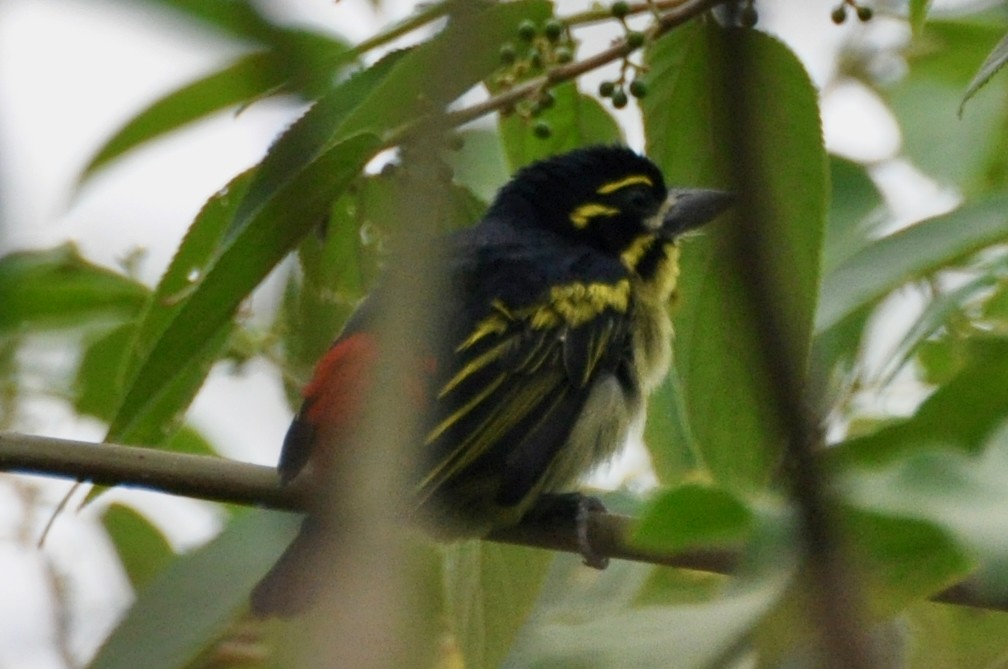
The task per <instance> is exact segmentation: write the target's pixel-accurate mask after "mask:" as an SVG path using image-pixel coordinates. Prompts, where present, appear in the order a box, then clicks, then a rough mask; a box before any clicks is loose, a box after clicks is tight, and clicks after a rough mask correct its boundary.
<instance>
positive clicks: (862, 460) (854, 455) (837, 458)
mask: <svg viewBox="0 0 1008 669" xmlns="http://www.w3.org/2000/svg"><path fill="white" fill-rule="evenodd" d="M969 348H970V350H969V351H968V352H969V354H970V357H969V358H968V362H967V364H966V365H965V366H964V367H963V368H962V370H961V371H960V372H959V373H958V374H956V375H955V376H954V377H953V378H952V379H951V380H950V381H949V382H948V383H946V384H945V385H943V386H941V387H940V388H938V390H936V391H935V392H934V393H933V394H932V395H931V396H930V397H928V398H927V399H926V400H925V401H924V403H923V404H921V406H920V408H919V409H918V410H917V413H916V414H914V416H913V417H912V418H910V419H907V420H904V421H901V422H898V423H896V424H894V425H891V426H888V427H885V428H882V429H880V430H879V431H877V432H875V433H873V434H870V435H867V436H864V437H859V438H856V439H850V440H848V441H846V442H843V443H842V444H838V445H836V446H834V447H833V448H830V449H829V450H828V451H826V452H825V453H824V457H825V458H826V459H827V460H828V461H832V462H835V463H859V464H865V465H868V464H878V463H885V462H890V461H892V460H894V458H895V457H896V456H899V455H906V454H910V453H914V452H919V451H922V450H927V449H929V448H934V447H950V446H955V447H958V448H960V449H963V450H966V451H976V450H978V449H979V448H980V447H981V445H982V444H983V443H984V441H985V440H986V439H987V438H988V437H989V436H990V435H991V433H992V431H993V430H994V429H995V428H996V427H997V426H998V425H999V424H1000V423H1001V422H1002V421H1003V420H1005V418H1006V417H1008V393H1005V392H1004V387H1005V379H1008V340H996V339H992V340H979V339H978V340H974V341H972V342H971V345H970V347H969Z"/></svg>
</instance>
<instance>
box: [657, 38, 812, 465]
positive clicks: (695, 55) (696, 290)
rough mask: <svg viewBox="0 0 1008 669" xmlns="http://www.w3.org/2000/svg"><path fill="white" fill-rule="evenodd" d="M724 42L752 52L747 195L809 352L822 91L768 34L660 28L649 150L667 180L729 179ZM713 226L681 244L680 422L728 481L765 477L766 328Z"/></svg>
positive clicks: (775, 440) (771, 452) (787, 317)
mask: <svg viewBox="0 0 1008 669" xmlns="http://www.w3.org/2000/svg"><path fill="white" fill-rule="evenodd" d="M727 40H733V42H734V45H733V50H734V51H736V52H739V53H743V54H744V56H743V57H742V60H744V62H745V64H746V67H747V69H746V73H745V75H744V76H745V79H744V81H745V83H746V86H745V90H744V91H739V93H740V94H743V96H744V98H745V99H746V100H747V102H746V104H747V106H748V107H751V108H753V109H759V110H760V112H759V114H755V115H753V119H752V120H753V121H754V122H756V124H757V126H756V127H752V128H748V129H747V131H746V133H747V138H748V139H747V141H750V142H751V155H752V156H753V159H754V160H755V161H757V162H758V165H759V168H758V169H759V174H760V175H761V184H760V192H758V193H753V194H752V196H753V198H755V200H754V202H755V203H756V204H758V208H759V212H758V213H759V216H760V219H759V220H760V223H759V224H760V225H761V226H765V227H766V229H765V230H764V231H763V234H764V235H765V238H766V239H768V240H773V245H772V247H770V246H768V249H769V251H770V252H771V254H772V255H771V256H770V257H768V259H767V260H766V262H765V266H766V270H767V271H770V272H774V276H772V277H771V278H770V280H769V282H770V285H773V286H780V287H781V290H782V291H783V292H781V293H780V295H781V299H780V300H779V304H780V309H781V311H782V312H783V315H782V319H783V320H784V321H785V322H787V323H789V324H790V325H792V326H793V327H794V331H795V336H794V342H793V343H794V345H795V347H796V350H795V352H794V353H793V355H794V356H798V359H805V357H806V356H807V355H808V348H809V341H810V338H811V322H812V314H813V313H814V310H815V301H816V295H817V293H818V286H819V278H820V277H819V258H820V253H821V248H822V235H823V229H824V225H825V217H826V196H827V192H826V189H827V178H828V175H827V172H826V154H825V151H824V149H823V145H822V132H821V129H820V127H819V116H818V107H817V102H816V93H815V89H814V88H813V86H812V84H811V82H810V80H809V78H808V76H807V74H806V73H805V71H804V70H803V69H802V66H801V64H800V63H799V62H798V60H797V59H796V58H795V56H794V55H793V54H792V53H791V52H790V51H789V50H788V49H787V48H786V47H784V46H783V45H782V44H781V43H780V42H778V41H777V40H775V39H774V38H772V37H769V36H768V35H766V34H764V33H760V32H756V31H722V30H721V29H719V28H718V27H716V26H714V25H710V24H701V23H700V22H694V23H690V24H687V25H684V26H682V27H680V28H679V29H677V30H675V31H673V32H672V33H670V34H669V35H667V36H665V37H663V38H662V39H661V40H659V41H658V42H657V43H656V44H655V45H654V46H653V47H652V48H651V49H650V50H649V52H648V65H649V67H650V68H651V74H650V75H649V76H650V77H651V78H653V80H654V81H661V82H667V83H666V84H665V85H663V86H660V87H659V86H655V87H654V90H652V91H651V92H650V93H649V94H648V96H647V97H645V98H643V99H642V100H641V107H642V110H643V112H644V126H645V131H646V133H647V146H648V153H649V155H650V156H651V157H652V158H654V159H655V160H656V161H657V162H658V163H659V165H661V166H662V168H663V170H664V172H665V174H666V176H667V178H668V180H669V182H670V183H673V184H680V185H702V186H708V187H717V186H724V185H725V184H727V183H729V181H730V180H731V177H730V175H731V174H732V170H731V168H730V166H731V165H732V161H734V160H736V158H735V156H736V151H737V147H732V146H728V145H727V141H728V136H730V134H731V133H727V132H725V131H724V128H727V127H728V126H727V124H728V123H730V122H732V120H731V119H729V118H728V117H727V115H728V113H729V112H728V111H727V110H729V109H731V105H732V101H731V100H720V99H715V96H718V95H720V94H721V92H722V91H723V90H724V88H725V87H724V85H723V82H722V79H723V73H724V69H723V68H724V66H725V62H724V59H725V57H726V56H725V54H726V49H725V48H724V47H725V45H726V44H727ZM736 60H738V59H736ZM737 215H738V216H739V217H746V216H749V217H751V216H752V215H754V212H737ZM725 224H727V225H732V224H735V223H734V222H732V221H727V222H726V223H724V224H722V225H725ZM718 228H719V226H718V225H714V226H711V227H709V228H707V229H706V231H705V232H704V233H703V234H700V235H698V236H697V237H695V238H690V239H687V240H685V241H684V242H683V244H682V249H683V251H682V259H681V266H682V274H681V277H680V283H681V286H682V289H681V290H682V294H681V297H680V298H679V304H678V312H677V315H676V320H675V324H676V338H675V369H674V372H675V373H676V374H678V376H679V378H680V380H681V384H682V385H681V387H682V395H683V398H684V400H685V407H686V413H687V416H688V419H689V425H688V427H686V428H683V429H682V430H679V432H683V431H684V430H685V431H687V432H688V433H692V434H693V436H694V438H695V442H696V444H697V445H698V446H699V448H700V451H701V454H702V459H703V462H704V464H706V466H707V467H709V468H710V470H711V472H712V473H713V475H714V477H715V479H716V480H717V481H718V482H719V483H732V484H751V483H754V482H756V483H761V482H764V481H765V480H766V479H767V478H768V477H769V475H770V473H771V469H772V467H773V464H774V462H775V461H776V456H775V454H776V452H777V450H778V449H779V444H780V434H779V432H778V429H777V422H776V418H775V414H774V409H773V407H772V406H770V405H769V404H768V402H767V397H769V396H770V395H771V393H770V392H769V391H770V388H769V385H768V384H769V380H768V379H767V378H765V377H764V376H763V375H762V374H761V373H760V372H759V370H762V369H764V368H765V366H764V364H763V360H762V356H763V351H762V345H761V341H760V338H759V337H758V336H757V332H759V325H758V323H759V320H758V319H761V318H762V317H763V316H762V315H761V314H755V313H753V311H752V308H751V305H750V304H749V303H748V300H747V298H746V297H745V296H746V295H747V294H748V291H747V289H746V286H745V285H743V284H742V283H741V281H742V279H741V277H740V275H739V272H738V271H737V268H735V267H734V263H733V262H732V261H731V260H730V258H731V256H732V253H731V250H730V249H729V248H728V247H727V241H728V235H725V234H724V233H723V231H719V229H718ZM778 273H779V274H778ZM654 408H655V409H658V407H657V406H656V407H654ZM659 410H660V409H659ZM670 413H671V412H670ZM648 445H649V447H650V448H651V449H652V450H655V449H658V448H675V445H669V444H665V445H662V444H661V443H653V442H651V441H649V444H648ZM655 459H656V460H661V458H660V457H657V456H656V458H655Z"/></svg>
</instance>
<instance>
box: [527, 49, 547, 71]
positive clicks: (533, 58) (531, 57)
mask: <svg viewBox="0 0 1008 669" xmlns="http://www.w3.org/2000/svg"><path fill="white" fill-rule="evenodd" d="M526 58H528V62H529V65H531V66H532V67H533V68H534V69H538V68H540V67H542V64H543V61H542V53H540V52H539V49H529V52H528V55H527V56H526Z"/></svg>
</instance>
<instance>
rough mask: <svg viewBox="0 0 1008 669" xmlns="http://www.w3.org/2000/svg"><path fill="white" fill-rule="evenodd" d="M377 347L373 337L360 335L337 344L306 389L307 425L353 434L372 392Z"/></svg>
mask: <svg viewBox="0 0 1008 669" xmlns="http://www.w3.org/2000/svg"><path fill="white" fill-rule="evenodd" d="M377 359H378V346H377V343H376V342H375V340H374V337H372V336H371V335H370V334H368V333H366V332H358V333H355V334H352V335H350V336H349V337H347V338H345V339H341V340H340V341H338V342H336V343H335V344H334V345H333V346H332V348H330V349H329V351H328V352H327V353H326V354H325V356H324V357H323V358H322V359H321V360H319V363H318V365H316V367H315V376H313V377H312V380H311V383H309V384H308V385H307V386H306V387H305V389H304V397H305V400H306V402H307V403H308V407H307V408H308V412H307V413H308V421H309V422H310V423H312V424H313V425H325V426H327V427H332V428H335V429H337V430H339V431H344V430H345V431H349V430H352V429H353V427H354V426H355V425H356V423H357V421H358V420H359V419H360V416H361V414H362V412H363V408H364V401H365V400H366V398H367V396H368V394H369V393H370V392H371V379H373V378H374V366H375V362H376V361H377Z"/></svg>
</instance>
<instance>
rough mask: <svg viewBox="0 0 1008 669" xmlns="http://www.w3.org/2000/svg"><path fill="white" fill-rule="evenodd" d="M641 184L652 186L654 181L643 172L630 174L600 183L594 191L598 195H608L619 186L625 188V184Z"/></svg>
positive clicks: (618, 188)
mask: <svg viewBox="0 0 1008 669" xmlns="http://www.w3.org/2000/svg"><path fill="white" fill-rule="evenodd" d="M639 184H642V185H644V186H654V182H653V181H651V177H649V176H646V175H644V174H632V175H630V176H628V177H624V178H622V179H619V180H618V181H610V182H609V183H607V184H602V185H601V186H599V189H598V190H597V191H595V192H596V193H598V194H599V195H608V194H609V193H615V192H616V191H618V190H620V189H621V188H626V187H627V186H636V185H639Z"/></svg>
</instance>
